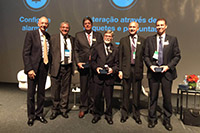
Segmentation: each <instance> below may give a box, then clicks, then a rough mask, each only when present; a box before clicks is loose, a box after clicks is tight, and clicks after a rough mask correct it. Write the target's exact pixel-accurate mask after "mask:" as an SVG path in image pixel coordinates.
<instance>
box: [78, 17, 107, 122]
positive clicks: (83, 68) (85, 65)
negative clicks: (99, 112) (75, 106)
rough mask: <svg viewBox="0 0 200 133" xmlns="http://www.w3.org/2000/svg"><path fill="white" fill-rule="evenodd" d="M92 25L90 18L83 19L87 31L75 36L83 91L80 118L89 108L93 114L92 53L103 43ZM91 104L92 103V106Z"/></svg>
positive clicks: (99, 34)
mask: <svg viewBox="0 0 200 133" xmlns="http://www.w3.org/2000/svg"><path fill="white" fill-rule="evenodd" d="M92 25H93V22H92V19H91V18H90V17H85V18H84V19H83V27H84V28H85V30H84V31H81V32H78V33H76V35H75V60H76V64H77V66H78V71H79V73H80V89H81V93H80V112H79V118H83V117H84V115H85V113H87V112H88V109H89V108H90V110H91V112H93V107H92V106H93V101H94V99H93V96H92V94H93V92H92V91H93V90H92V89H93V87H92V84H93V81H92V71H91V68H90V63H91V53H92V51H93V49H94V47H95V46H96V45H97V44H99V43H100V42H103V37H102V35H101V33H98V32H94V31H92ZM88 100H90V101H88ZM89 102H91V103H90V105H89ZM89 106H90V107H89Z"/></svg>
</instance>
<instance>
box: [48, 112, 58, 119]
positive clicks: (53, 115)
mask: <svg viewBox="0 0 200 133" xmlns="http://www.w3.org/2000/svg"><path fill="white" fill-rule="evenodd" d="M57 116H58V113H52V114H51V116H50V120H53V119H55V118H56V117H57Z"/></svg>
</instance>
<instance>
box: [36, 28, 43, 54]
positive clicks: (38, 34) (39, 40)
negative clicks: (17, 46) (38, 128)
mask: <svg viewBox="0 0 200 133" xmlns="http://www.w3.org/2000/svg"><path fill="white" fill-rule="evenodd" d="M35 34H36V35H35V37H36V41H38V42H37V43H35V44H39V45H40V47H39V48H40V51H41V54H42V44H41V39H40V33H39V30H36V31H35Z"/></svg>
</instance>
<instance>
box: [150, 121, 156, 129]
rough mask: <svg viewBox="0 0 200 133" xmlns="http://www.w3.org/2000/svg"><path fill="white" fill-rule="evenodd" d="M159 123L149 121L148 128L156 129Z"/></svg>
mask: <svg viewBox="0 0 200 133" xmlns="http://www.w3.org/2000/svg"><path fill="white" fill-rule="evenodd" d="M157 123H158V122H157V121H149V123H148V127H149V128H154V127H155V126H156V124H157Z"/></svg>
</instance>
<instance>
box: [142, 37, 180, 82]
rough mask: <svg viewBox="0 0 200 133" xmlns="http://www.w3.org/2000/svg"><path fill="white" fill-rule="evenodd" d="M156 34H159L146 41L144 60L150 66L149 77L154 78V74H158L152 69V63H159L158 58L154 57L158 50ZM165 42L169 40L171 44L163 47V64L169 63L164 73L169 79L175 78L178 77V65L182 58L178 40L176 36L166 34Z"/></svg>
mask: <svg viewBox="0 0 200 133" xmlns="http://www.w3.org/2000/svg"><path fill="white" fill-rule="evenodd" d="M156 36H157V35H154V36H150V37H148V38H147V39H146V41H145V45H146V46H145V55H144V60H145V63H146V65H147V68H148V71H147V77H148V78H152V76H155V74H156V73H154V72H153V71H152V70H151V69H150V66H151V65H157V60H155V59H154V58H153V55H154V52H155V51H156V50H157V40H156V39H157V38H156ZM165 42H169V44H168V45H164V47H163V65H167V66H168V67H169V70H168V71H167V72H165V73H164V75H165V77H166V78H167V79H168V80H174V79H175V78H176V77H177V73H176V65H177V64H178V62H179V60H180V59H181V55H180V50H179V46H178V40H177V38H176V37H173V36H170V35H167V34H166V37H165Z"/></svg>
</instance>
